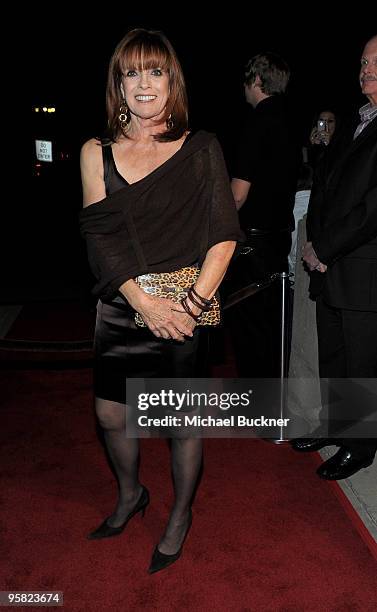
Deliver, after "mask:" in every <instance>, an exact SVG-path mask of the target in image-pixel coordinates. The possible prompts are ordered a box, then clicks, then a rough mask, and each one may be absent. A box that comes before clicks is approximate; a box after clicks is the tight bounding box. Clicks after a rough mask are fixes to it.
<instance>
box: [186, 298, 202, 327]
mask: <svg viewBox="0 0 377 612" xmlns="http://www.w3.org/2000/svg"><path fill="white" fill-rule="evenodd" d="M181 304H182V306H183V308H184V310H185V311H186V312H187V314H188V315H189V316H190V317H191V318H192V319H194V321H198V320H199V317H200V315H195V314H194V313H193V312H192V310H191V308H190V306H189V305H188V304H187V302H186V298H184V299H183V300H181Z"/></svg>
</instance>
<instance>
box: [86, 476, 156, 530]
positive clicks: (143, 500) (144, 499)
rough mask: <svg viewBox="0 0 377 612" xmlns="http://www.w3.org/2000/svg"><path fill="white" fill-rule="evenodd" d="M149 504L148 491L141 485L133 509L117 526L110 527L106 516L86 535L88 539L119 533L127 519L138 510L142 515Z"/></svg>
mask: <svg viewBox="0 0 377 612" xmlns="http://www.w3.org/2000/svg"><path fill="white" fill-rule="evenodd" d="M148 504H149V491H148V489H147V488H146V487H144V486H143V490H142V492H141V495H140V497H139V499H138V501H137V503H136V505H135V507H134V509H133V510H131V512H130V513H129V514H128V515H127V517H126V520H125V521H124V522H123V523H122V524H121V525H120V526H119V527H111V525H109V524H108V520H109V517H107V518H106V519H105V520H104V521H103V523H101V525H100V526H99V527H97V529H95V530H94V531H92V532H91V533H89V534H88V535H87V539H88V540H99V539H101V538H112V537H113V536H117V535H120V534H121V533H122V531H123V530H124V528H125V527H126V525H127V523H128V521H129V520H130V519H132V517H133V516H135V514H137V513H138V512H141V513H142V516H144V514H145V508H146V507H147V506H148Z"/></svg>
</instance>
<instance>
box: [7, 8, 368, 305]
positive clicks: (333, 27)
mask: <svg viewBox="0 0 377 612" xmlns="http://www.w3.org/2000/svg"><path fill="white" fill-rule="evenodd" d="M203 6H204V5H201V6H199V7H195V5H192V4H190V5H174V7H173V8H170V7H169V6H168V5H165V4H164V5H163V6H161V10H160V12H159V14H158V16H157V17H154V16H153V15H151V14H150V12H148V11H145V12H144V14H142V13H141V12H137V11H134V10H132V9H129V8H128V5H117V6H114V5H111V6H110V5H109V7H106V6H103V7H102V9H101V10H99V12H98V15H97V14H93V10H94V9H93V6H92V7H91V8H90V10H89V9H88V8H87V7H85V8H86V15H85V16H82V17H79V16H78V15H77V14H76V12H75V10H74V9H70V10H66V12H64V13H56V14H55V13H54V14H52V13H51V14H48V13H46V11H45V12H42V11H40V14H38V13H35V12H34V13H33V16H32V18H31V22H30V43H29V46H28V47H29V48H28V50H27V55H26V59H27V63H26V70H28V67H27V66H29V67H30V75H28V76H29V77H30V76H31V79H30V85H29V87H28V91H29V93H30V108H32V107H34V106H44V105H45V106H55V107H56V109H57V110H56V113H55V114H54V115H47V114H41V113H39V114H38V115H37V114H36V113H31V117H30V119H29V124H30V126H31V134H30V141H29V151H30V153H31V166H32V172H31V174H32V178H31V186H30V188H29V182H28V181H27V178H26V179H25V180H22V181H21V180H18V181H17V183H16V189H17V194H16V198H14V197H12V202H11V205H10V206H9V207H7V212H8V214H9V219H8V218H7V220H6V223H5V224H4V226H3V230H2V237H3V240H2V243H3V245H4V244H6V249H5V254H4V255H5V261H6V262H7V264H6V266H5V279H3V285H2V286H3V291H2V297H3V299H5V301H6V300H8V301H17V298H18V296H19V295H20V293H21V294H23V295H25V294H29V295H30V296H32V295H34V294H36V295H37V296H41V295H42V294H48V292H49V291H50V287H51V288H52V289H51V290H52V292H54V291H55V293H57V294H59V291H60V290H61V292H64V291H65V290H66V288H67V287H68V286H70V285H72V286H74V287H75V289H74V290H73V292H75V291H77V287H85V289H84V290H87V287H86V286H85V283H87V285H88V286H90V283H91V279H90V277H88V271H87V267H86V258H85V249H84V248H83V244H82V241H81V239H80V236H79V234H78V229H77V227H78V224H77V215H78V212H79V210H80V207H81V189H80V176H79V151H80V147H81V145H82V144H83V142H84V141H85V140H87V139H88V138H91V137H93V136H96V135H98V134H101V132H102V131H103V128H104V126H105V123H106V116H105V86H106V73H107V67H108V62H109V60H110V56H111V54H112V52H113V50H114V47H115V46H116V44H117V43H118V42H119V40H120V39H121V38H122V36H123V35H124V34H125V33H126V32H127V31H128V30H129V29H130V28H132V27H146V28H151V29H161V30H162V31H163V32H164V33H165V34H166V35H167V37H168V38H169V39H170V41H171V42H172V44H173V46H174V47H175V49H176V51H177V54H178V56H179V58H180V60H181V63H182V66H183V70H184V73H185V76H186V81H187V88H188V94H189V103H190V107H189V108H190V123H191V127H192V128H194V129H195V128H204V129H207V130H209V131H214V132H216V133H217V135H218V137H219V139H220V141H221V143H222V145H223V147H224V152H225V156H226V159H227V161H229V160H230V158H231V155H232V151H233V150H234V145H235V142H236V141H237V135H238V134H239V126H240V120H241V118H242V115H243V113H244V112H250V107H248V106H247V105H246V103H245V101H244V93H243V85H242V82H243V70H244V65H245V63H246V61H247V60H248V59H249V58H250V57H252V56H253V55H254V54H256V53H259V52H262V51H266V50H270V51H275V52H277V53H280V54H281V55H282V56H283V57H284V58H285V59H286V60H287V62H288V63H289V65H290V67H291V71H292V76H291V81H290V84H289V89H288V99H289V102H290V106H291V109H292V121H294V122H295V123H296V127H297V131H298V133H299V134H300V138H301V140H302V142H303V143H304V141H305V140H306V139H307V137H308V133H309V131H310V127H311V123H312V120H313V116H314V114H315V113H316V112H317V111H320V110H323V109H324V108H329V107H330V108H334V109H335V110H336V111H338V112H341V113H343V114H348V113H349V112H350V111H354V110H355V109H357V108H358V107H359V106H361V105H362V104H363V103H365V102H366V100H365V99H364V98H363V97H362V96H361V94H360V91H359V84H358V72H359V61H360V54H361V51H362V48H363V46H364V44H365V42H366V41H367V40H368V39H369V38H370V37H371V36H372V35H373V34H374V33H375V32H374V31H373V29H372V26H371V25H369V24H368V23H366V24H361V23H359V21H360V20H359V19H358V18H357V17H356V18H355V19H354V23H353V22H352V21H349V25H348V27H347V25H346V23H345V17H346V16H345V14H344V10H343V9H342V11H343V12H342V15H341V16H340V15H335V16H334V17H333V18H330V16H329V14H328V8H324V7H322V8H318V7H316V6H315V5H310V4H309V5H308V4H306V5H305V8H303V9H302V10H301V11H296V13H295V14H294V15H291V16H290V15H288V14H286V13H284V12H281V13H279V14H277V13H276V10H275V9H274V7H273V6H268V7H266V9H265V11H264V12H261V11H260V10H259V13H258V14H257V13H255V12H253V11H250V13H249V14H245V5H243V9H242V10H241V9H240V7H237V4H232V9H233V11H234V12H233V13H232V14H229V13H226V12H225V11H223V12H222V13H220V12H219V9H218V8H215V7H212V8H211V5H207V10H210V11H212V12H213V17H212V18H207V19H206V20H204V19H203V15H202V8H203ZM228 10H229V7H228ZM177 12H179V17H178V16H177V18H176V19H171V16H172V15H175V14H177ZM162 13H164V14H162ZM23 70H25V68H24V67H23ZM22 125H23V126H24V125H25V124H24V122H23V121H22ZM36 138H42V139H46V140H52V141H53V153H54V157H55V161H54V163H52V164H47V163H43V164H42V166H41V167H40V168H39V169H38V173H39V176H37V173H36V168H35V162H36V158H35V144H34V141H35V139H36ZM62 152H63V153H64V154H65V155H67V156H68V157H67V159H65V160H61V159H60V155H61V153H62ZM29 176H30V174H29ZM13 187H14V185H13ZM83 278H84V279H85V280H84V281H83ZM50 293H51V291H50ZM58 297H59V295H58Z"/></svg>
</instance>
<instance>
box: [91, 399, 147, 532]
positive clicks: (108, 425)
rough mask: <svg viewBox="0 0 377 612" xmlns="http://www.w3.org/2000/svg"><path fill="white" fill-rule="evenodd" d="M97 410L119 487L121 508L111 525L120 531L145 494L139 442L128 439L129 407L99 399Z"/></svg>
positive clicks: (111, 520) (110, 518) (119, 506)
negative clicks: (127, 412) (141, 477)
mask: <svg viewBox="0 0 377 612" xmlns="http://www.w3.org/2000/svg"><path fill="white" fill-rule="evenodd" d="M95 407H96V414H97V417H98V421H99V424H100V425H101V427H102V429H103V432H104V438H105V442H106V448H107V451H108V454H109V456H110V459H111V462H112V465H113V467H114V470H115V474H116V476H117V480H118V486H119V499H118V504H117V506H116V508H115V511H114V512H113V514H112V515H111V516H109V519H108V521H107V524H108V525H109V526H110V527H120V525H121V524H122V523H123V522H124V521H125V519H126V517H127V515H128V514H129V513H130V512H131V511H132V510H133V508H134V507H135V505H136V503H137V501H138V499H139V498H140V495H141V493H142V486H141V484H140V482H139V478H138V462H139V440H138V439H136V438H127V437H126V406H125V404H120V403H118V402H113V401H109V400H104V399H100V398H96V402H95Z"/></svg>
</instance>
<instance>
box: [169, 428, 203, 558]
mask: <svg viewBox="0 0 377 612" xmlns="http://www.w3.org/2000/svg"><path fill="white" fill-rule="evenodd" d="M202 448H203V443H202V439H201V438H185V439H180V438H173V439H172V441H171V462H172V474H173V483H174V492H175V501H174V505H173V508H172V510H171V513H170V517H169V522H168V524H167V527H166V530H165V533H164V535H163V536H162V538H161V540H160V543H159V545H158V549H159V551H160V552H162V553H164V554H165V555H173V554H175V553H176V552H177V551H178V550H179V548H180V547H181V545H182V543H183V540H184V537H185V535H186V531H187V529H188V527H189V522H190V506H191V501H192V498H193V495H194V491H195V486H196V483H197V481H198V476H199V472H200V468H201V465H202Z"/></svg>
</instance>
